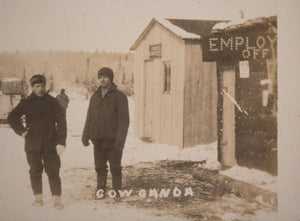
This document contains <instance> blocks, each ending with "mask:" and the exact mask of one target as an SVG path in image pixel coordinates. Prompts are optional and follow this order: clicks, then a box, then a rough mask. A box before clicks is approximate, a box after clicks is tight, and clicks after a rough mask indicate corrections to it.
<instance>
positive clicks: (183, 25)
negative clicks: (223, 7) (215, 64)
mask: <svg viewBox="0 0 300 221" xmlns="http://www.w3.org/2000/svg"><path fill="white" fill-rule="evenodd" d="M218 22H221V21H219V20H191V19H172V18H167V19H161V18H153V19H152V20H151V22H150V23H149V24H148V25H147V26H146V28H145V29H144V31H143V32H142V34H140V36H139V37H138V39H137V40H136V41H135V42H134V43H133V45H132V46H131V47H130V50H135V49H136V48H137V47H138V45H139V44H140V43H141V41H142V40H143V39H144V38H145V36H146V35H147V34H148V33H149V31H150V30H151V29H152V28H153V27H154V25H155V24H156V23H158V24H160V25H161V26H162V27H163V28H165V29H166V30H168V31H170V32H171V33H173V34H175V35H176V36H177V37H179V38H181V39H198V40H200V39H201V36H204V35H207V34H209V33H210V32H211V30H212V27H213V26H214V25H215V24H216V23H218Z"/></svg>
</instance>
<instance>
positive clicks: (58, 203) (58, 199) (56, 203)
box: [53, 196, 64, 209]
mask: <svg viewBox="0 0 300 221" xmlns="http://www.w3.org/2000/svg"><path fill="white" fill-rule="evenodd" d="M53 199H54V203H53V207H54V208H55V209H63V208H64V205H63V204H62V202H61V196H53Z"/></svg>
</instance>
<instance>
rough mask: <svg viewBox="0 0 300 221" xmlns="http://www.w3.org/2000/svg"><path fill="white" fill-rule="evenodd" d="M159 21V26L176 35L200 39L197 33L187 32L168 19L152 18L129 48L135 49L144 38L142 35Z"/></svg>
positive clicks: (183, 37)
mask: <svg viewBox="0 0 300 221" xmlns="http://www.w3.org/2000/svg"><path fill="white" fill-rule="evenodd" d="M156 23H159V24H160V25H161V26H163V27H164V28H166V29H167V30H169V31H171V32H172V33H174V34H175V35H176V36H178V37H179V38H181V39H200V38H201V37H200V36H199V35H196V34H193V33H190V32H187V31H185V30H183V29H181V28H179V27H178V26H176V25H173V24H172V23H171V22H170V21H168V20H166V19H162V18H153V19H152V20H151V22H150V23H149V24H148V25H147V27H146V28H145V29H144V31H143V32H142V34H140V36H139V37H138V39H137V40H136V41H135V42H134V43H133V45H132V46H131V47H130V50H135V49H136V48H137V46H138V45H139V44H140V42H141V41H142V40H143V39H144V37H145V36H146V35H147V34H148V33H149V31H150V30H151V29H152V27H153V26H154V25H155V24H156Z"/></svg>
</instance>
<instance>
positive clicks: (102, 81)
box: [98, 75, 111, 88]
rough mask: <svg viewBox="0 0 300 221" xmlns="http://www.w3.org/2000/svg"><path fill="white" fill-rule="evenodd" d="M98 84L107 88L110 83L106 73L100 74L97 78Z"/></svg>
mask: <svg viewBox="0 0 300 221" xmlns="http://www.w3.org/2000/svg"><path fill="white" fill-rule="evenodd" d="M98 82H99V85H100V86H101V87H104V88H108V87H110V85H111V81H110V78H109V77H108V76H107V75H100V76H99V78H98Z"/></svg>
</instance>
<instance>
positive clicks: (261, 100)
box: [236, 61, 277, 174]
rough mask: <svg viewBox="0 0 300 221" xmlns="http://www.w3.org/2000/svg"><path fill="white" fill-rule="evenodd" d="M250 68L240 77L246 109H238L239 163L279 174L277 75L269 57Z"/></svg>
mask: <svg viewBox="0 0 300 221" xmlns="http://www.w3.org/2000/svg"><path fill="white" fill-rule="evenodd" d="M249 69H250V74H249V76H248V77H242V78H241V77H240V75H239V74H238V75H237V79H236V100H237V103H238V104H239V105H240V106H241V107H243V109H244V110H246V112H242V111H236V155H237V163H238V164H239V165H241V166H247V167H250V168H252V167H253V168H257V169H261V170H265V171H268V172H270V173H272V174H276V173H277V117H276V108H274V106H275V105H276V104H275V103H276V102H275V101H276V100H277V98H276V96H277V95H276V90H277V88H276V87H274V85H276V84H277V82H276V81H277V79H276V77H274V76H271V75H272V74H270V73H268V70H267V64H266V62H265V61H260V62H258V61H251V62H249ZM275 72H276V71H275ZM275 74H276V73H275ZM273 75H274V74H273ZM274 81H275V82H274Z"/></svg>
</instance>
